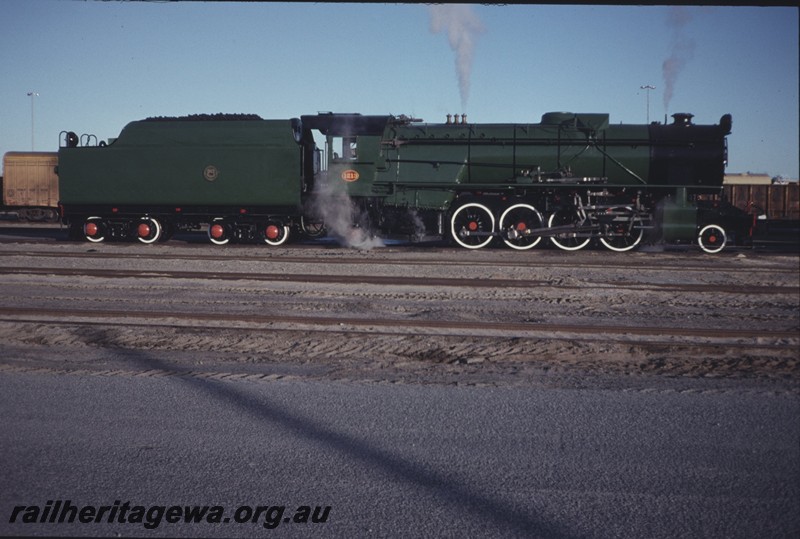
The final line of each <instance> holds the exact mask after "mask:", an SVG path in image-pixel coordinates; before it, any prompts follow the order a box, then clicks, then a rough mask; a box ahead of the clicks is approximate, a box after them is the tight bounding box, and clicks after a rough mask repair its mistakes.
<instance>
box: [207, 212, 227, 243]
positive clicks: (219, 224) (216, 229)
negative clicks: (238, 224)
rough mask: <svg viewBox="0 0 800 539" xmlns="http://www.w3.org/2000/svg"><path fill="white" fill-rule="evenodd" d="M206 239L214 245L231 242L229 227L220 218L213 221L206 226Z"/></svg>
mask: <svg viewBox="0 0 800 539" xmlns="http://www.w3.org/2000/svg"><path fill="white" fill-rule="evenodd" d="M208 239H209V240H211V243H214V244H216V245H225V244H226V243H228V242H229V241H231V227H230V225H228V223H226V222H225V220H224V219H223V218H222V217H217V218H216V219H213V220H212V221H211V222H210V223H209V224H208Z"/></svg>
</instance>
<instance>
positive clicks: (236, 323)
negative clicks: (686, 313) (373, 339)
mask: <svg viewBox="0 0 800 539" xmlns="http://www.w3.org/2000/svg"><path fill="white" fill-rule="evenodd" d="M0 320H6V321H14V322H43V323H49V324H67V323H78V324H85V323H89V324H102V325H115V324H125V325H130V323H131V322H132V321H133V322H134V323H136V324H138V325H141V326H144V327H147V328H154V327H159V326H162V327H170V328H174V327H207V326H208V325H209V323H213V324H214V325H216V327H224V328H225V329H244V330H249V331H252V330H254V329H260V330H263V329H270V328H272V329H273V330H286V329H289V330H298V329H301V328H307V329H312V330H313V329H317V330H323V331H324V330H334V331H337V332H355V333H384V334H386V333H391V334H398V333H400V334H410V335H418V334H425V335H463V334H469V335H472V336H481V335H485V336H513V337H536V336H540V337H545V338H548V339H558V338H560V339H566V340H575V339H580V338H591V339H593V340H603V341H609V342H633V341H637V340H639V339H641V338H642V337H650V338H653V339H655V342H658V343H661V344H676V342H680V343H682V344H685V343H686V340H687V339H692V340H696V341H699V342H697V343H693V344H702V341H706V343H705V344H708V345H717V344H720V343H722V342H728V343H731V342H735V343H738V344H747V345H749V346H756V347H767V348H770V347H775V346H780V347H785V346H787V345H788V346H794V347H800V338H799V337H798V333H797V332H796V331H782V330H743V329H735V330H734V329H730V330H729V329H720V328H713V329H709V328H687V327H663V326H656V327H654V326H631V325H615V324H593V325H586V324H548V323H533V322H493V321H459V320H419V319H403V318H391V319H385V318H384V319H381V318H358V317H353V316H289V315H284V314H281V315H274V314H270V315H262V314H255V313H246V314H238V313H198V312H193V313H187V312H182V311H153V310H148V311H131V310H124V309H100V308H97V309H88V308H83V309H73V308H60V309H53V308H36V307H32V308H31V307H0ZM676 339H677V340H676ZM651 344H652V343H651Z"/></svg>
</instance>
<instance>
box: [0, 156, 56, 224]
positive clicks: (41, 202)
mask: <svg viewBox="0 0 800 539" xmlns="http://www.w3.org/2000/svg"><path fill="white" fill-rule="evenodd" d="M57 164H58V154H57V153H56V152H7V153H5V154H4V155H3V176H2V177H1V178H0V184H2V192H3V205H2V207H0V212H2V213H4V214H6V215H7V216H13V217H16V218H18V219H19V220H20V221H48V222H57V221H58V200H59V195H58V176H57V175H56V165H57Z"/></svg>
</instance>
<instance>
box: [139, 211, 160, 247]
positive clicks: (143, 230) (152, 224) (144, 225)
mask: <svg viewBox="0 0 800 539" xmlns="http://www.w3.org/2000/svg"><path fill="white" fill-rule="evenodd" d="M163 231H164V229H163V228H162V227H161V223H159V222H158V219H154V218H153V217H142V218H141V220H139V224H138V225H137V226H136V238H137V239H138V240H139V241H140V242H142V243H148V244H150V243H155V242H157V241H158V240H159V239H161V234H162V232H163Z"/></svg>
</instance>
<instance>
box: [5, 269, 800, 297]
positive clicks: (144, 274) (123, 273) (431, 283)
mask: <svg viewBox="0 0 800 539" xmlns="http://www.w3.org/2000/svg"><path fill="white" fill-rule="evenodd" d="M0 275H52V276H70V277H94V278H110V279H164V278H166V279H207V280H212V281H257V282H290V283H317V284H345V285H354V284H364V285H401V286H416V287H419V286H426V287H472V288H542V287H547V288H556V289H572V288H575V285H573V284H559V283H558V282H554V281H552V280H548V279H500V278H486V279H474V278H455V277H402V276H380V275H353V274H347V275H329V274H316V273H315V274H303V273H253V272H220V271H175V270H169V271H168V270H122V269H91V268H52V267H48V268H31V267H13V266H12V267H0ZM587 285H588V286H593V287H614V288H618V289H626V290H631V289H632V290H646V289H652V290H658V291H662V292H670V291H671V292H707V291H708V290H709V285H707V284H683V283H646V284H645V283H630V282H623V281H619V280H617V281H613V280H606V279H602V280H598V281H593V282H587V283H585V284H584V285H582V286H587ZM713 291H714V292H715V293H719V294H794V295H800V285H798V286H780V285H770V286H760V285H750V286H740V285H739V286H737V285H730V286H726V285H716V286H714V287H713Z"/></svg>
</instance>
